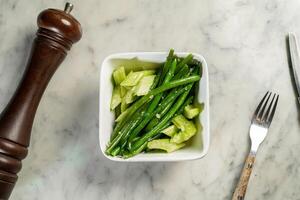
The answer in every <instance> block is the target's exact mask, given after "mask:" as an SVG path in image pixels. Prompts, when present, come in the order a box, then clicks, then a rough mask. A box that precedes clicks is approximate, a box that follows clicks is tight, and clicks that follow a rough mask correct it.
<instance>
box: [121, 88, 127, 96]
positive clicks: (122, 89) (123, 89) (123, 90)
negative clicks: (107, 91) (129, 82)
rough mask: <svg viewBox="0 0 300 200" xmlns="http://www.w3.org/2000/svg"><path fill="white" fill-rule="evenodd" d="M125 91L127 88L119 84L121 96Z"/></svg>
mask: <svg viewBox="0 0 300 200" xmlns="http://www.w3.org/2000/svg"><path fill="white" fill-rule="evenodd" d="M126 93H127V89H126V88H125V87H123V86H120V95H121V97H122V98H123V97H124V96H125V95H126Z"/></svg>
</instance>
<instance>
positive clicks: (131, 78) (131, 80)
mask: <svg viewBox="0 0 300 200" xmlns="http://www.w3.org/2000/svg"><path fill="white" fill-rule="evenodd" d="M143 76H144V73H143V71H139V72H130V73H129V74H128V76H127V77H126V78H125V80H124V81H122V83H121V86H135V85H137V84H138V82H139V81H140V80H141V79H142V78H143Z"/></svg>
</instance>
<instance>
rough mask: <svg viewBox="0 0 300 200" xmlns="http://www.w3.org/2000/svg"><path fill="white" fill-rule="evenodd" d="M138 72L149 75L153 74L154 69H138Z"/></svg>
mask: <svg viewBox="0 0 300 200" xmlns="http://www.w3.org/2000/svg"><path fill="white" fill-rule="evenodd" d="M139 72H141V73H143V76H150V75H154V74H155V71H154V70H143V71H139Z"/></svg>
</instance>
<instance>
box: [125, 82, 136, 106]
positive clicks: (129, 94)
mask: <svg viewBox="0 0 300 200" xmlns="http://www.w3.org/2000/svg"><path fill="white" fill-rule="evenodd" d="M135 89H136V86H134V87H132V88H131V89H130V90H127V93H126V95H125V96H124V99H125V102H126V104H130V103H132V102H133V101H134V94H135Z"/></svg>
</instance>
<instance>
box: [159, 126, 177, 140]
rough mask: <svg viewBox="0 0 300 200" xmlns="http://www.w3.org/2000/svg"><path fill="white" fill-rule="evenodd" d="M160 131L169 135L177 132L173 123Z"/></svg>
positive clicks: (171, 135)
mask: <svg viewBox="0 0 300 200" xmlns="http://www.w3.org/2000/svg"><path fill="white" fill-rule="evenodd" d="M161 132H162V133H163V134H165V135H167V136H169V137H173V136H174V135H175V134H176V133H177V132H178V128H177V127H176V126H175V125H171V126H169V127H168V128H166V129H164V130H162V131H161Z"/></svg>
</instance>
